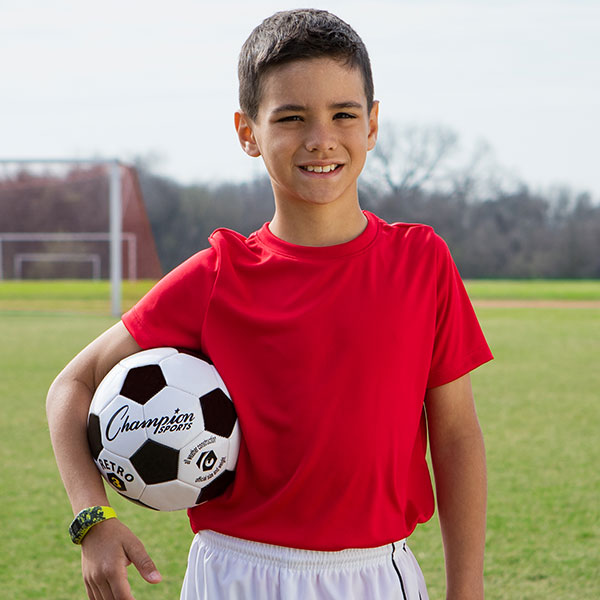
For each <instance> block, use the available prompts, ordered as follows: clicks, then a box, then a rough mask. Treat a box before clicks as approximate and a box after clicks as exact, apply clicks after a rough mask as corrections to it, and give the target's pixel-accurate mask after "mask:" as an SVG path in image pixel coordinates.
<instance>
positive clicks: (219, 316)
mask: <svg viewBox="0 0 600 600" xmlns="http://www.w3.org/2000/svg"><path fill="white" fill-rule="evenodd" d="M239 74H240V110H239V111H238V112H237V113H236V115H235V126H236V130H237V134H238V136H239V140H240V143H241V145H242V148H243V149H244V151H245V152H246V153H247V154H249V155H250V156H252V157H258V156H261V157H262V159H263V161H264V163H265V166H266V168H267V171H268V173H269V177H270V178H271V182H272V186H273V192H274V198H275V213H274V216H273V219H272V220H271V221H270V223H268V224H265V225H264V226H263V227H262V228H261V229H260V230H259V231H257V232H255V233H253V234H252V235H250V236H248V237H244V236H242V235H240V234H238V233H235V232H232V231H228V230H217V231H216V232H215V233H213V235H212V236H211V237H210V244H211V247H210V248H208V249H207V250H203V251H201V252H199V253H198V254H196V255H195V256H193V257H192V258H191V259H189V260H188V261H186V262H185V263H184V264H182V265H181V266H180V267H178V268H177V269H175V270H174V271H173V272H172V273H170V274H169V275H167V276H166V277H165V278H164V279H163V280H162V281H161V282H159V283H158V284H157V285H156V286H155V287H154V288H153V290H151V291H150V292H149V293H148V295H147V296H145V297H144V298H143V299H142V300H141V301H140V302H139V303H138V304H137V305H136V306H135V307H134V308H133V309H132V310H131V311H129V312H128V313H127V314H125V315H124V316H123V319H122V321H121V322H120V323H118V324H117V325H115V326H114V327H113V328H111V329H110V330H109V331H108V332H106V333H105V334H103V335H102V336H101V337H100V338H98V339H97V340H96V341H94V342H93V343H92V344H91V345H90V346H88V348H86V349H85V350H83V351H82V353H80V354H79V355H78V356H77V357H76V358H75V359H74V360H73V361H72V362H71V363H69V365H68V366H67V367H66V368H65V369H64V371H63V372H62V373H61V374H60V375H59V377H58V378H57V379H56V381H55V383H54V384H53V386H52V388H51V390H50V392H49V396H48V417H49V423H50V430H51V435H52V441H53V444H54V448H55V452H56V456H57V462H58V465H59V469H60V471H61V475H62V477H63V481H64V483H65V487H66V489H67V492H68V494H69V498H70V500H71V503H72V506H73V510H74V511H75V512H76V513H77V512H79V511H80V510H82V509H84V510H85V509H86V507H95V506H106V505H107V498H106V495H105V491H104V487H103V484H102V481H101V479H100V477H99V475H98V473H97V470H96V469H95V466H94V464H93V462H92V460H91V458H90V455H89V450H88V449H87V442H86V438H85V421H86V415H87V409H88V406H89V401H90V398H91V395H92V393H93V390H94V389H95V387H96V386H97V384H98V383H99V381H100V380H101V379H102V377H103V376H104V374H105V373H107V372H108V370H109V369H110V368H111V367H112V365H114V364H115V363H116V362H117V361H118V360H120V359H121V358H123V357H124V356H127V355H129V354H132V353H133V352H136V351H138V350H139V349H141V348H148V347H153V346H179V347H187V348H195V349H198V350H200V351H201V352H203V353H204V354H205V355H207V356H209V357H210V359H211V360H212V361H213V362H214V364H215V366H216V367H217V369H218V370H219V372H220V374H221V375H222V376H223V378H224V380H225V381H226V382H227V386H228V388H229V390H230V392H231V394H232V397H233V398H234V401H235V403H236V409H237V412H238V417H239V420H240V424H241V429H242V433H243V441H242V445H241V448H240V456H239V459H238V466H237V472H236V479H235V481H234V483H233V485H232V486H231V487H230V488H229V490H228V491H227V492H226V493H225V494H224V495H223V496H221V497H219V498H216V499H214V500H212V501H210V502H207V503H205V504H202V505H200V506H198V507H195V508H193V509H191V510H190V511H189V517H190V522H191V525H192V529H193V531H194V532H195V533H196V535H195V537H194V540H193V542H192V547H191V550H190V555H189V559H188V568H187V573H186V577H185V581H184V584H183V589H182V593H181V598H182V599H183V600H198V599H205V598H207V599H210V600H215V599H216V600H218V599H221V598H222V599H240V600H241V599H249V600H250V599H252V600H254V599H257V600H258V599H265V600H270V599H280V598H301V599H303V600H305V599H306V600H310V599H315V600H317V599H318V600H321V599H323V600H325V599H327V600H333V599H343V600H349V599H356V600H365V599H373V600H379V599H385V600H387V599H393V598H398V599H404V600H407V599H408V600H418V599H421V600H425V599H426V598H427V590H426V586H425V583H424V580H423V576H422V574H421V571H420V569H419V566H418V564H417V562H416V560H415V558H414V556H413V555H412V553H411V552H410V550H409V548H408V545H407V543H406V538H407V537H408V536H409V535H410V534H411V533H412V531H413V530H414V528H415V527H416V526H417V524H418V523H421V522H424V521H427V520H428V519H429V518H430V517H431V515H432V513H433V509H434V503H433V492H432V487H431V482H430V477H429V471H428V468H427V463H426V461H425V452H426V446H427V432H428V433H429V439H430V445H431V455H432V462H433V467H434V472H435V480H436V495H437V501H438V507H439V516H440V523H441V527H442V535H443V542H444V550H445V557H446V572H447V598H448V599H453V600H458V599H460V600H471V599H473V600H475V599H477V600H481V598H483V548H484V537H485V503H486V482H485V455H484V447H483V440H482V435H481V430H480V428H479V424H478V421H477V416H476V413H475V408H474V402H473V396H472V393H471V387H470V382H469V375H468V374H469V372H470V371H471V370H472V369H474V368H476V367H477V366H479V365H480V364H482V363H484V362H486V361H488V360H489V359H490V358H491V354H490V351H489V348H488V346H487V344H486V342H485V339H484V337H483V335H482V333H481V330H480V328H479V325H478V323H477V320H476V318H475V315H474V313H473V310H472V308H471V305H470V303H469V300H468V298H467V296H466V293H465V290H464V286H463V285H462V282H461V281H460V277H459V275H458V273H457V271H456V268H455V266H454V263H453V261H452V259H451V257H450V254H449V252H448V249H447V247H446V245H445V244H444V242H443V241H442V240H441V239H440V238H439V237H438V236H437V235H436V234H435V233H434V232H433V231H432V229H431V228H429V227H427V226H423V225H409V224H393V225H390V224H387V223H385V222H384V221H382V220H381V219H379V218H377V217H376V216H375V215H373V214H371V213H368V212H364V211H362V210H361V208H360V204H359V199H358V192H357V179H358V176H359V174H360V172H361V170H362V168H363V165H364V162H365V159H366V155H367V152H368V151H369V150H371V149H372V148H373V147H374V145H375V142H376V138H377V128H378V110H379V106H378V103H377V102H375V101H374V98H373V84H372V77H371V70H370V65H369V59H368V55H367V52H366V49H365V47H364V44H363V43H362V41H361V40H360V38H359V37H358V35H357V34H356V33H355V32H354V31H353V30H352V29H351V28H350V27H349V26H348V25H347V24H346V23H344V22H343V21H341V20H339V19H338V18H337V17H335V16H333V15H331V14H329V13H327V12H325V11H317V10H296V11H287V12H282V13H277V14H275V15H273V16H272V17H270V18H269V19H266V20H265V21H264V22H263V23H262V24H261V25H259V26H258V27H257V28H256V29H255V30H254V31H253V32H252V34H251V35H250V37H249V38H248V40H247V41H246V43H245V44H244V47H243V49H242V52H241V54H240V65H239ZM130 562H133V563H134V564H135V566H136V567H137V568H138V570H139V571H140V573H142V575H143V576H144V578H145V579H146V580H147V581H149V582H152V583H156V582H158V581H159V580H160V575H159V574H158V571H157V570H156V567H155V566H154V564H153V563H152V561H151V559H150V557H149V556H148V555H147V553H146V551H145V550H144V549H143V546H142V545H141V543H140V542H139V540H138V539H137V538H136V537H135V536H134V535H133V534H132V533H131V532H130V531H129V530H128V529H127V528H126V527H125V526H124V525H123V524H122V523H121V522H120V521H118V520H117V519H114V518H113V519H109V520H106V521H103V522H101V523H100V524H98V525H96V526H94V527H93V528H91V529H90V530H89V533H87V535H86V536H85V538H84V539H83V542H82V569H83V574H84V581H85V584H86V589H87V593H88V596H89V598H90V599H92V600H113V599H117V600H122V599H127V600H130V599H131V597H132V596H131V594H130V591H129V585H128V583H127V576H126V567H127V565H128V564H129V563H130Z"/></svg>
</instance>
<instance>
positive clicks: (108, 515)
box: [69, 506, 117, 544]
mask: <svg viewBox="0 0 600 600" xmlns="http://www.w3.org/2000/svg"><path fill="white" fill-rule="evenodd" d="M116 516H117V513H115V511H114V509H112V508H111V507H110V506H91V507H90V508H84V509H83V510H82V511H81V512H80V513H78V514H77V516H76V517H75V518H74V519H73V521H72V523H71V525H70V526H69V534H70V535H71V539H72V540H73V543H74V544H81V541H82V540H83V538H84V537H85V534H86V533H87V532H88V531H89V530H90V529H91V528H92V527H93V526H94V525H97V524H98V523H102V521H106V520H107V519H115V518H116Z"/></svg>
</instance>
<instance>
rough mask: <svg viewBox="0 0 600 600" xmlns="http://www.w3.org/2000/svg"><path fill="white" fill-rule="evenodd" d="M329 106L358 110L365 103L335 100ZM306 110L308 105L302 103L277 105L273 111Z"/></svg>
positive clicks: (338, 108)
mask: <svg viewBox="0 0 600 600" xmlns="http://www.w3.org/2000/svg"><path fill="white" fill-rule="evenodd" d="M329 108H331V109H335V110H341V109H344V108H354V109H357V110H358V109H361V108H363V105H362V104H361V103H360V102H354V101H352V100H348V101H347V102H335V103H333V104H330V105H329ZM305 110H307V109H306V106H303V105H302V104H282V105H281V106H277V107H276V108H274V109H273V110H272V111H271V112H272V113H273V114H277V113H282V112H300V111H305Z"/></svg>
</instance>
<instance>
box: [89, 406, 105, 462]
mask: <svg viewBox="0 0 600 600" xmlns="http://www.w3.org/2000/svg"><path fill="white" fill-rule="evenodd" d="M87 438H88V444H89V445H90V452H91V453H92V456H93V457H94V458H95V459H96V458H98V456H99V455H100V452H101V451H102V434H101V433H100V417H99V416H98V415H95V414H94V413H90V416H89V419H88V427H87Z"/></svg>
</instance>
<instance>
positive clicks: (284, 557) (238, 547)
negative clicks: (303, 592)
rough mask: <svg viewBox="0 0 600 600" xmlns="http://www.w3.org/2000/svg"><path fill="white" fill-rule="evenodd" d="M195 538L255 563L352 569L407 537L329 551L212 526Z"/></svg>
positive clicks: (385, 554)
mask: <svg viewBox="0 0 600 600" xmlns="http://www.w3.org/2000/svg"><path fill="white" fill-rule="evenodd" d="M196 538H197V539H199V540H200V541H201V543H202V544H203V545H204V546H205V547H207V548H209V549H213V550H216V551H225V552H227V554H228V555H230V556H232V555H237V556H238V557H240V558H242V559H243V560H245V561H248V562H251V563H254V564H260V563H262V564H265V563H266V564H269V565H271V566H274V567H278V568H287V569H298V570H313V569H319V570H322V569H328V568H329V569H341V568H345V569H352V568H362V567H365V566H369V565H376V564H380V563H381V562H384V561H388V560H389V557H390V555H391V553H392V552H393V549H394V547H395V548H396V549H401V548H402V547H403V546H404V545H405V544H406V540H400V541H398V542H395V543H394V544H386V545H385V546H378V547H376V548H348V549H346V550H338V551H332V552H329V551H319V550H303V549H300V548H288V547H285V546H275V545H272V544H264V543H262V542H253V541H251V540H244V539H240V538H236V537H232V536H228V535H225V534H222V533H218V532H216V531H211V530H204V531H200V532H199V533H198V534H197V536H196Z"/></svg>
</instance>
